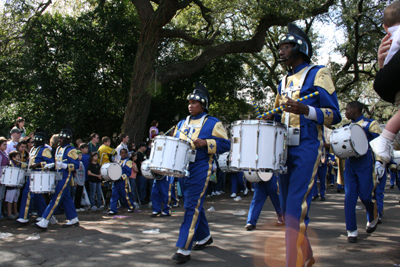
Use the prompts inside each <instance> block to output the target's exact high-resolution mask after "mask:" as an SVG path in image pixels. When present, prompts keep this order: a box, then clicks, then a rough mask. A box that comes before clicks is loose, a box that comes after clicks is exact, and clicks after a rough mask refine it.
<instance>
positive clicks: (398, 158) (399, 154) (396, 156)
mask: <svg viewBox="0 0 400 267" xmlns="http://www.w3.org/2000/svg"><path fill="white" fill-rule="evenodd" d="M393 161H394V162H395V163H396V164H397V166H399V165H400V150H394V151H393Z"/></svg>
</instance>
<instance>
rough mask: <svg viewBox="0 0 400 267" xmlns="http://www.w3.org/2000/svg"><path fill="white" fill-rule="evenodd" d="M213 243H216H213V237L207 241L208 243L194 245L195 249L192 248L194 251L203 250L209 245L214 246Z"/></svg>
mask: <svg viewBox="0 0 400 267" xmlns="http://www.w3.org/2000/svg"><path fill="white" fill-rule="evenodd" d="M212 242H214V241H213V238H212V236H211V237H210V238H209V239H208V240H207V242H206V243H204V244H201V245H200V244H196V245H194V246H193V247H192V250H202V249H203V248H205V247H206V246H207V245H211V244H212Z"/></svg>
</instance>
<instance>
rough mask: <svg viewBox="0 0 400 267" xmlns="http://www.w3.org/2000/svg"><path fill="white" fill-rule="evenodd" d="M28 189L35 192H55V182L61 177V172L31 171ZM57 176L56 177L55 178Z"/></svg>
mask: <svg viewBox="0 0 400 267" xmlns="http://www.w3.org/2000/svg"><path fill="white" fill-rule="evenodd" d="M30 177H31V178H30V179H31V181H30V184H29V189H30V190H31V192H32V193H35V194H44V193H51V194H52V193H55V191H56V184H57V180H59V178H60V177H61V178H62V173H61V172H50V171H44V172H31V176H30ZM57 178H58V179H57Z"/></svg>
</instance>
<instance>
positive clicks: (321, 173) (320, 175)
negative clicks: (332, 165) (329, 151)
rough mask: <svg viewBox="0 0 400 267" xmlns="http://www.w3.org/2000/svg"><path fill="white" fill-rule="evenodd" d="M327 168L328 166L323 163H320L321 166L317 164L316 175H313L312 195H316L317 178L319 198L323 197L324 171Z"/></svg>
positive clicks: (324, 186) (324, 189)
mask: <svg viewBox="0 0 400 267" xmlns="http://www.w3.org/2000/svg"><path fill="white" fill-rule="evenodd" d="M327 170H328V166H327V165H326V164H325V163H322V164H321V166H318V172H317V175H315V179H314V186H313V196H318V183H317V181H318V179H319V194H320V195H321V198H323V197H325V192H326V172H327Z"/></svg>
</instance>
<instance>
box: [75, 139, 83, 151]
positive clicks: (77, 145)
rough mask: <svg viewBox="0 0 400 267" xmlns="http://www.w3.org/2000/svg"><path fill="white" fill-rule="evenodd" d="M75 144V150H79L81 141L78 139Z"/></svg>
mask: <svg viewBox="0 0 400 267" xmlns="http://www.w3.org/2000/svg"><path fill="white" fill-rule="evenodd" d="M75 143H76V148H77V149H79V146H80V145H81V144H82V143H83V141H82V139H80V138H79V139H76V141H75Z"/></svg>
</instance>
